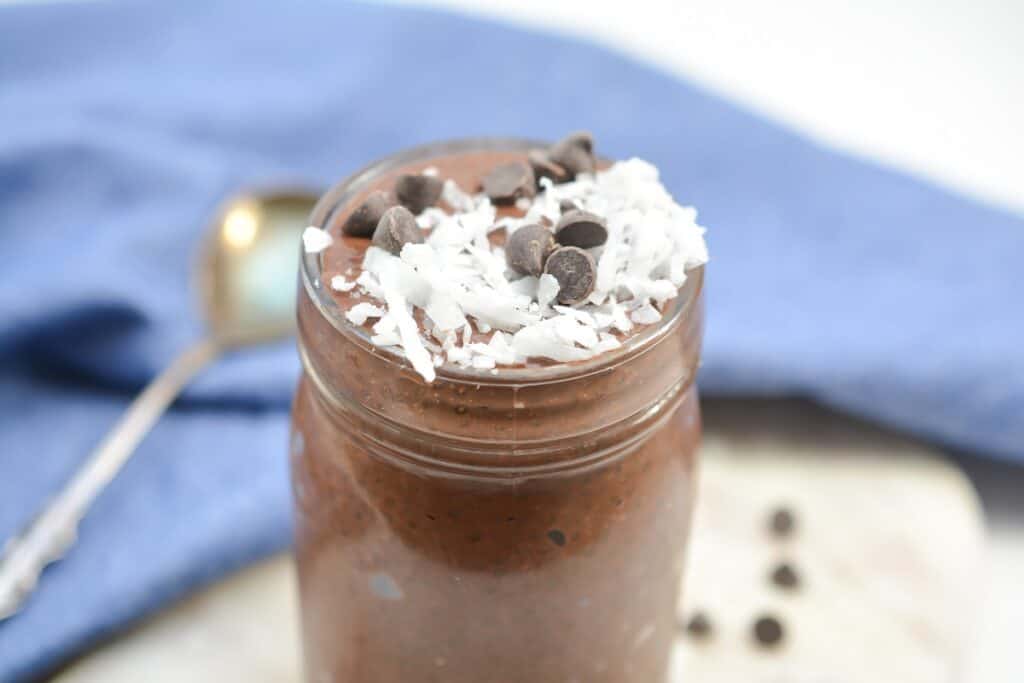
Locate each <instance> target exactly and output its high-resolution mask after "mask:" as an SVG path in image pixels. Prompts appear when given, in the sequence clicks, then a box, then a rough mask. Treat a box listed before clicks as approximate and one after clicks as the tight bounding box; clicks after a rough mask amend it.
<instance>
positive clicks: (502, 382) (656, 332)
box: [299, 137, 704, 386]
mask: <svg viewBox="0 0 1024 683" xmlns="http://www.w3.org/2000/svg"><path fill="white" fill-rule="evenodd" d="M548 144H549V143H547V142H543V141H539V140H534V139H528V138H513V137H507V138H506V137H467V138H455V139H450V140H443V141H439V142H433V143H428V144H425V145H419V146H415V147H410V148H406V149H404V150H402V151H400V152H397V153H395V154H391V155H388V156H386V157H382V158H380V159H377V160H375V161H373V162H371V163H369V164H367V165H366V166H364V167H362V168H361V169H359V170H357V171H355V172H354V173H352V174H350V175H349V176H347V177H346V178H344V179H343V180H341V181H340V182H338V183H337V184H335V185H334V186H332V187H331V189H329V190H328V191H327V192H325V193H324V194H323V195H322V196H321V197H320V199H319V200H318V201H317V203H316V206H314V208H313V212H312V213H311V215H310V221H309V223H310V225H312V226H315V227H318V228H324V227H325V226H326V223H327V220H328V218H330V216H331V214H332V213H333V212H334V210H335V209H338V208H341V207H342V206H344V205H345V203H346V202H348V201H350V200H351V199H352V198H353V197H355V196H357V195H358V194H359V193H360V192H362V191H364V190H365V189H366V188H367V187H368V186H369V185H370V184H371V183H373V182H375V181H376V180H378V179H379V178H380V177H381V176H383V175H385V174H387V173H390V172H392V171H394V170H396V169H398V168H400V167H402V166H406V165H408V164H412V163H416V162H426V161H429V160H430V159H432V158H437V157H441V156H447V155H452V154H458V153H462V152H487V151H495V152H517V151H526V150H529V149H533V148H536V147H543V146H547V145H548ZM299 272H300V278H301V283H302V287H303V288H304V290H305V292H306V295H307V296H308V297H309V299H310V301H312V302H313V305H314V306H315V307H316V309H317V311H318V313H319V314H320V315H321V316H323V317H324V319H325V320H327V321H328V322H329V323H330V324H331V327H333V328H334V329H335V330H336V331H337V332H338V333H339V334H342V335H343V336H344V337H345V338H346V339H347V340H348V341H351V342H354V343H356V344H358V345H360V346H362V347H364V348H368V349H372V350H373V352H374V353H375V354H376V355H378V356H379V357H380V358H381V359H382V360H385V361H387V362H389V363H391V364H393V365H396V366H401V367H406V368H407V367H411V364H410V362H409V360H408V359H407V358H406V357H405V356H404V355H401V354H399V353H398V352H397V351H396V350H394V349H391V348H388V347H379V346H375V345H374V344H373V343H372V342H371V341H370V335H369V334H368V333H367V332H366V330H364V329H363V328H361V327H356V326H355V325H352V324H351V323H349V322H348V320H347V319H346V318H345V316H344V314H343V312H342V310H341V308H340V307H339V306H338V303H337V301H335V299H334V297H333V296H332V295H331V292H330V291H329V289H328V287H327V286H326V283H325V282H324V278H323V261H322V256H321V254H320V253H306V251H305V250H304V249H301V247H300V265H299ZM703 284H704V267H703V266H699V267H697V268H695V269H693V270H691V271H689V272H688V273H687V278H686V282H685V283H684V285H683V287H682V288H681V289H680V290H679V293H678V295H677V296H676V297H675V298H674V299H672V300H671V307H670V309H669V310H667V311H665V313H664V315H662V318H661V320H660V321H659V322H658V324H657V325H651V326H648V327H647V328H645V329H643V330H641V331H640V332H639V333H637V334H635V335H632V336H630V337H629V338H628V339H626V341H625V342H623V344H622V346H620V347H619V348H617V349H614V350H611V351H606V352H604V353H601V354H598V355H596V356H594V357H593V358H588V359H586V360H582V361H573V362H569V363H557V364H552V365H544V366H514V367H501V368H500V370H499V372H498V374H492V373H491V372H490V370H482V369H477V368H462V367H459V366H456V365H452V364H449V363H447V362H446V363H444V364H442V365H441V366H439V367H438V368H436V372H437V379H438V380H443V381H445V382H450V383H462V384H472V385H488V386H510V385H523V384H531V385H532V384H546V383H551V382H558V381H562V380H567V379H573V380H575V379H580V378H582V377H585V376H587V375H590V374H593V373H596V372H602V371H606V370H608V369H609V368H610V367H614V366H616V365H618V364H620V363H622V362H625V361H626V360H628V359H629V358H632V357H633V356H635V355H637V354H639V353H642V352H643V351H645V350H646V349H648V348H650V347H651V346H652V345H653V344H654V342H655V341H657V340H658V339H661V338H662V337H664V336H665V335H666V334H668V333H669V332H671V330H672V329H673V328H675V327H676V326H677V325H679V324H680V323H681V321H682V320H683V319H685V318H686V317H687V314H688V313H690V312H691V311H693V309H694V306H695V305H696V304H697V302H698V301H699V300H700V294H701V291H702V290H703Z"/></svg>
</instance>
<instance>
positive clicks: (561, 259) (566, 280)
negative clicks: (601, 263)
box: [544, 247, 597, 306]
mask: <svg viewBox="0 0 1024 683" xmlns="http://www.w3.org/2000/svg"><path fill="white" fill-rule="evenodd" d="M544 272H545V273H548V274H550V275H553V276H554V277H555V279H556V280H558V297H557V298H558V303H560V304H566V305H567V306H572V305H573V304H578V303H580V302H581V301H583V300H584V299H586V298H587V297H588V296H590V293H591V292H593V291H594V283H595V281H596V280H597V264H595V263H594V257H593V256H591V255H590V254H588V253H587V252H585V251H583V250H582V249H580V248H579V247H559V248H558V249H556V250H555V251H553V252H551V255H550V256H548V260H547V263H545V264H544Z"/></svg>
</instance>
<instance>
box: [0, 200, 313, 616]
mask: <svg viewBox="0 0 1024 683" xmlns="http://www.w3.org/2000/svg"><path fill="white" fill-rule="evenodd" d="M316 199H317V196H316V195H315V194H312V193H309V192H305V191H301V190H299V191H290V190H289V191H275V192H263V193H253V194H247V195H241V196H238V197H235V198H233V199H231V200H229V201H228V202H227V203H225V204H224V205H223V206H222V207H221V209H220V210H219V211H218V212H217V214H216V218H215V219H214V220H213V221H212V222H211V224H210V229H209V235H208V237H207V239H206V241H205V242H204V245H203V248H202V252H201V258H200V260H199V263H198V266H197V268H196V275H197V277H196V285H197V288H198V290H199V294H200V297H201V300H202V305H203V310H204V313H205V317H206V323H207V330H208V334H207V336H206V338H204V339H202V340H200V341H199V342H197V343H196V344H195V345H193V346H192V347H191V348H189V349H187V350H186V351H185V352H184V353H182V354H181V355H180V356H179V357H178V358H177V359H176V360H175V361H174V362H173V363H171V365H170V367H168V368H167V369H166V370H164V372H163V373H161V374H160V375H159V376H157V377H156V378H155V379H154V380H153V381H152V382H151V383H150V384H149V386H148V387H146V388H145V389H144V390H143V392H142V393H141V394H139V396H138V398H136V399H135V400H134V401H133V402H132V404H131V405H130V406H129V407H128V410H127V411H125V414H124V415H123V416H122V417H121V419H120V421H119V422H118V423H117V424H116V425H115V426H114V428H113V429H112V430H111V431H110V432H109V433H108V434H107V436H106V438H104V439H103V441H101V442H100V443H99V445H98V446H96V449H95V450H94V451H93V452H92V454H91V455H90V456H89V458H88V459H87V460H86V461H85V462H84V463H83V464H82V466H81V467H80V468H79V470H78V471H77V472H76V473H75V475H74V476H73V477H72V478H71V481H69V482H68V483H67V484H66V485H65V486H64V488H63V489H62V490H61V491H60V493H58V495H57V496H56V497H55V498H54V499H53V500H51V501H50V502H49V504H47V505H46V507H45V508H44V509H43V510H42V511H41V512H40V514H39V515H38V516H37V517H36V518H35V519H33V520H32V522H31V523H30V524H29V525H28V526H27V527H26V528H25V530H24V531H23V532H22V533H21V534H20V535H18V536H16V537H14V538H12V539H11V540H10V541H8V542H7V544H6V546H5V547H4V550H3V554H2V555H0V620H3V619H5V618H7V617H9V616H11V615H12V614H14V613H15V612H17V611H18V608H19V607H20V606H21V604H22V603H23V602H24V600H25V599H26V598H27V597H28V596H29V594H30V593H31V592H32V591H33V589H34V588H35V586H36V584H37V582H38V580H39V575H40V573H41V572H42V571H43V568H44V567H45V566H46V565H48V564H50V563H51V562H53V561H55V560H57V559H59V558H60V557H62V556H63V555H64V553H65V552H66V551H67V550H68V549H69V548H70V547H71V545H73V544H74V542H75V538H76V532H77V529H78V523H79V521H80V520H81V519H82V517H83V516H84V515H85V514H86V512H87V511H88V509H89V506H90V505H91V504H92V502H93V501H94V500H95V499H96V497H97V496H98V495H99V494H100V493H101V492H102V491H103V489H104V487H105V486H106V485H107V484H108V483H109V482H110V480H111V479H113V478H114V476H115V475H116V474H117V473H118V472H119V471H120V470H121V468H122V467H123V466H124V464H125V463H126V462H127V461H128V459H129V458H130V457H131V456H132V453H133V452H134V451H135V448H136V446H138V445H139V442H140V441H142V439H143V438H144V437H145V436H146V434H147V433H148V432H149V430H150V429H151V428H152V427H153V425H154V424H155V423H156V421H157V420H158V419H159V417H160V416H161V415H162V414H163V412H164V411H165V410H166V409H167V407H168V406H169V405H170V404H171V403H172V402H173V401H174V399H175V398H176V397H177V396H178V394H179V393H180V392H181V390H182V389H183V388H184V387H185V385H186V384H187V383H188V382H189V380H191V379H192V377H193V376H195V374H196V373H198V372H199V371H200V370H201V369H202V368H204V367H205V366H206V365H207V364H209V363H210V362H211V361H213V360H214V359H215V358H217V357H218V356H219V355H220V354H221V353H222V352H224V351H225V350H227V349H231V348H237V347H240V346H247V345H250V344H256V343H260V342H266V341H271V340H273V339H276V338H280V337H284V336H287V335H288V334H290V333H291V332H292V330H293V329H294V327H295V315H294V306H295V285H294V283H295V282H296V278H295V267H296V255H297V253H298V245H299V243H300V235H301V233H302V230H303V228H304V227H305V226H306V225H308V223H307V221H308V220H309V214H310V212H311V211H312V209H313V205H314V204H315V203H316Z"/></svg>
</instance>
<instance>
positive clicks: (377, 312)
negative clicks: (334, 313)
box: [345, 303, 385, 327]
mask: <svg viewBox="0 0 1024 683" xmlns="http://www.w3.org/2000/svg"><path fill="white" fill-rule="evenodd" d="M384 314H385V311H384V309H382V308H378V307H377V306H374V305H373V304H368V303H361V304H356V305H355V306H353V307H352V308H350V309H348V311H346V312H345V317H346V318H347V319H348V321H349V322H350V323H352V324H353V325H355V326H356V327H360V326H362V325H363V324H364V323H365V322H366V321H367V320H368V319H370V318H383V317H384Z"/></svg>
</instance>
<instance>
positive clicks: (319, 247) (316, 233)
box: [302, 225, 334, 254]
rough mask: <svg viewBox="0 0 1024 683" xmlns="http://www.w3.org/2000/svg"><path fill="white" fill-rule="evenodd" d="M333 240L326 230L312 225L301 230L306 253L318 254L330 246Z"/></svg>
mask: <svg viewBox="0 0 1024 683" xmlns="http://www.w3.org/2000/svg"><path fill="white" fill-rule="evenodd" d="M333 241H334V240H332V239H331V236H330V235H329V234H328V233H327V231H326V230H321V229H320V228H318V227H316V226H314V225H311V226H309V227H308V228H306V229H305V230H303V231H302V246H303V248H304V249H305V250H306V253H307V254H319V253H320V252H321V251H323V250H324V249H326V248H327V247H329V246H331V243H332V242H333Z"/></svg>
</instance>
